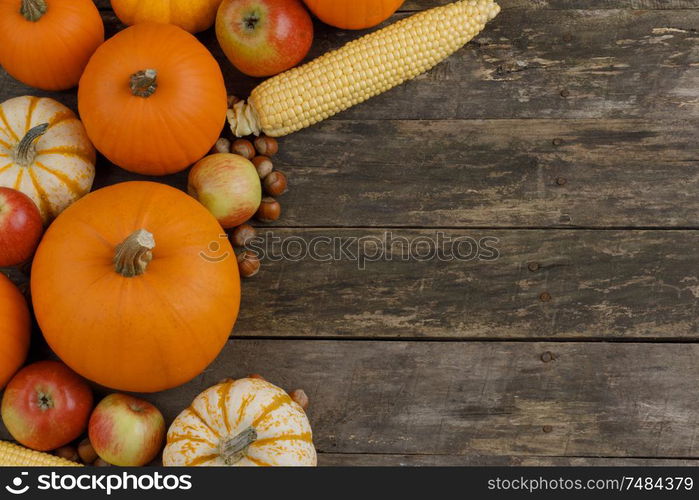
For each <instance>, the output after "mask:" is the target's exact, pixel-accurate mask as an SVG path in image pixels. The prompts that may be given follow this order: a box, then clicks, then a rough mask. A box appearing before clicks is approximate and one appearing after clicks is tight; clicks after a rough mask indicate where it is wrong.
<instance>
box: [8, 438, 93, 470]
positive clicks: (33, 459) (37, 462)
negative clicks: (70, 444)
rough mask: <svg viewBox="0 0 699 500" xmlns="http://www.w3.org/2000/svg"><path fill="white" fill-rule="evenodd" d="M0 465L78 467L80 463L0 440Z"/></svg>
mask: <svg viewBox="0 0 699 500" xmlns="http://www.w3.org/2000/svg"><path fill="white" fill-rule="evenodd" d="M0 466H3V467H79V466H80V464H77V463H75V462H71V461H70V460H66V459H64V458H61V457H55V456H53V455H49V454H48V453H42V452H40V451H34V450H30V449H29V448H24V447H23V446H19V445H16V444H14V443H9V442H7V441H0Z"/></svg>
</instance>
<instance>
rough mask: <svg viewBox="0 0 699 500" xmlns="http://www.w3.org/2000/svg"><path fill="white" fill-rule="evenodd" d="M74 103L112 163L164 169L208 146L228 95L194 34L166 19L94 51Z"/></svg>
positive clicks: (191, 159) (145, 170)
mask: <svg viewBox="0 0 699 500" xmlns="http://www.w3.org/2000/svg"><path fill="white" fill-rule="evenodd" d="M78 107H79V111H80V116H81V118H82V120H83V124H84V125H85V129H86V130H87V134H88V136H89V137H90V139H91V140H92V142H93V144H94V145H95V147H96V148H97V149H98V150H99V151H100V152H101V153H102V154H104V155H105V156H106V157H107V158H108V159H109V160H110V161H111V162H112V163H115V164H116V165H119V166H120V167H122V168H125V169H126V170H130V171H132V172H137V173H140V174H149V175H165V174H171V173H174V172H179V171H180V170H184V169H185V168H187V167H188V166H189V165H191V164H192V163H195V162H196V161H198V160H199V159H201V158H202V157H203V156H204V155H205V154H206V153H207V152H208V151H209V150H210V149H211V147H212V146H213V145H214V143H215V142H216V140H217V139H218V137H219V135H220V133H221V129H222V128H223V124H224V122H225V120H226V111H227V107H228V99H227V95H226V86H225V85H224V82H223V74H222V73H221V68H219V66H218V63H217V62H216V60H215V59H214V57H213V56H212V55H211V53H210V52H209V51H208V50H207V49H206V47H204V46H203V45H202V44H201V43H199V41H198V40H197V39H196V38H195V37H194V36H193V35H191V34H189V33H187V32H186V31H184V30H183V29H181V28H178V27H177V26H173V25H171V24H138V25H136V26H132V27H131V28H127V29H125V30H124V31H122V32H120V33H119V34H117V35H116V36H114V37H113V38H111V39H109V40H108V41H107V42H105V43H104V45H102V46H101V47H100V48H99V49H98V50H97V52H95V55H94V56H93V57H92V59H91V60H90V63H89V64H88V66H87V68H86V69H85V73H84V74H83V77H82V79H81V80H80V88H79V91H78Z"/></svg>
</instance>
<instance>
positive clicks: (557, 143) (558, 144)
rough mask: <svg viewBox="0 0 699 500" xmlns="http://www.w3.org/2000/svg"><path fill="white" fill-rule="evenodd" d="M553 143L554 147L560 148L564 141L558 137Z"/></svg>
mask: <svg viewBox="0 0 699 500" xmlns="http://www.w3.org/2000/svg"><path fill="white" fill-rule="evenodd" d="M552 142H553V145H554V146H560V145H561V144H563V139H560V138H558V137H556V138H555V139H554V140H553V141H552Z"/></svg>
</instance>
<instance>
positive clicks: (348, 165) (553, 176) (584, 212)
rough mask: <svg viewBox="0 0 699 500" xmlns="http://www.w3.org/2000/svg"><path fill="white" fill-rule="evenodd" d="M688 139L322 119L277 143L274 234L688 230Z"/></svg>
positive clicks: (692, 125)
mask: <svg viewBox="0 0 699 500" xmlns="http://www.w3.org/2000/svg"><path fill="white" fill-rule="evenodd" d="M697 130H699V119H698V120H695V121H677V122H674V121H673V122H671V121H663V122H652V121H645V120H515V121H513V120H488V121H416V120H406V121H372V122H366V121H332V122H328V123H325V124H322V125H320V126H318V127H315V128H312V129H309V130H307V131H303V132H301V133H299V134H297V135H295V136H291V137H288V138H284V139H283V141H282V143H281V144H282V145H281V153H280V156H279V157H278V160H277V161H278V162H279V164H280V165H279V168H281V169H284V170H286V171H287V174H289V178H290V182H291V189H290V192H289V194H287V195H285V198H284V207H285V208H288V209H287V210H286V212H285V214H284V217H283V219H282V220H281V221H280V222H279V224H281V225H292V226H298V225H308V226H333V225H338V226H386V225H388V226H413V227H415V226H440V227H450V226H451V227H463V226H487V227H498V226H499V227H511V226H527V227H532V226H548V227H550V226H563V227H570V226H585V227H610V226H616V227H628V226H636V227H640V226H683V227H690V226H691V227H696V226H697V218H696V214H697V212H698V211H699V200H697V197H696V193H697V191H699V176H698V175H697V155H696V147H695V146H696V143H697V140H699V135H698V134H697ZM309 193H312V196H309Z"/></svg>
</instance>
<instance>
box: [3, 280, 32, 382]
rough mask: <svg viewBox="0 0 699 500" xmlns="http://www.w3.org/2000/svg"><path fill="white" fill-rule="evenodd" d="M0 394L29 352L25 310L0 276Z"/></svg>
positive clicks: (11, 286) (15, 291)
mask: <svg viewBox="0 0 699 500" xmlns="http://www.w3.org/2000/svg"><path fill="white" fill-rule="evenodd" d="M0 325H2V327H0V390H2V389H3V387H5V385H6V384H7V383H8V382H9V381H10V379H11V378H12V375H14V374H15V372H16V371H17V370H19V368H20V367H21V366H22V364H24V360H25V359H26V358H27V351H28V350H29V328H30V320H29V310H28V309H27V303H26V302H25V301H24V297H23V296H22V294H21V293H20V292H19V290H18V289H17V287H16V286H15V285H14V284H13V283H12V282H11V281H10V280H9V278H7V277H6V276H5V275H4V274H2V273H0Z"/></svg>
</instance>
